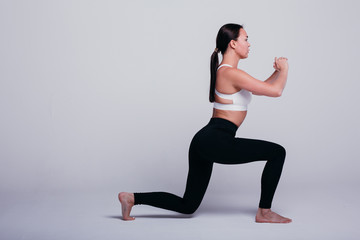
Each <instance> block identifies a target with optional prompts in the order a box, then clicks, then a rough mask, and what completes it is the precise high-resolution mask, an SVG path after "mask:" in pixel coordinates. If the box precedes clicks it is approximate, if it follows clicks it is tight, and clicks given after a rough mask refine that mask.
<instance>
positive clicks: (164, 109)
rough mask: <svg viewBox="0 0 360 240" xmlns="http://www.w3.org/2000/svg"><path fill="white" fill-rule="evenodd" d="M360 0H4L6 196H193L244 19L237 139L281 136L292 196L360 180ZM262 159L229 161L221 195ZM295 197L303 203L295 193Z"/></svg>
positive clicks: (1, 60) (0, 8)
mask: <svg viewBox="0 0 360 240" xmlns="http://www.w3.org/2000/svg"><path fill="white" fill-rule="evenodd" d="M359 7H360V4H359V2H358V1H159V0H157V1H145V0H142V1H85V0H84V1H0V30H1V38H0V112H1V118H0V148H1V149H0V161H1V167H0V193H1V194H2V195H4V194H10V193H21V192H31V191H35V192H47V191H51V192H59V191H67V190H75V191H76V190H81V191H87V190H88V191H93V192H97V191H100V190H104V189H106V190H108V191H110V192H113V193H114V194H115V193H116V192H118V191H153V190H164V191H171V192H173V193H175V194H179V195H181V194H182V193H183V190H184V187H185V182H186V174H187V154H188V147H189V144H190V141H191V139H192V137H193V135H194V134H195V133H196V132H197V131H198V130H199V129H200V128H202V127H203V126H204V125H205V124H207V122H208V121H209V119H210V117H211V114H212V105H211V104H210V103H209V102H208V89H209V77H210V71H209V61H210V55H211V53H212V52H213V50H214V48H215V38H216V34H217V31H218V30H219V28H220V27H221V26H222V25H223V24H225V23H230V22H233V23H239V24H244V26H245V29H246V31H247V33H248V35H249V42H250V43H251V48H250V54H249V58H248V59H246V60H241V61H240V63H239V66H238V67H239V68H241V69H243V70H245V71H247V72H248V73H249V74H251V75H252V76H254V77H256V78H258V79H261V80H264V79H266V78H267V77H268V76H269V75H270V74H271V73H272V72H273V68H272V63H273V59H274V57H275V56H277V57H280V56H285V57H287V58H288V59H289V66H290V68H289V78H288V83H287V86H286V89H285V91H284V94H283V96H282V97H280V98H268V97H263V96H254V98H253V101H252V102H251V104H250V106H249V112H248V116H247V118H246V120H245V122H244V123H243V125H242V126H241V127H240V129H239V130H238V132H237V136H239V137H247V138H257V139H265V140H269V141H274V142H277V143H280V144H282V145H283V146H284V147H285V148H286V149H287V160H286V165H285V168H284V172H283V176H282V179H281V184H280V189H281V190H279V191H281V192H284V193H285V192H286V193H287V194H292V191H299V190H301V189H305V188H307V187H310V186H311V187H315V189H317V188H319V189H320V188H322V187H324V186H333V184H337V186H349V185H351V186H356V185H358V184H359V180H360V179H359V175H358V169H359V167H360V164H359V159H358V158H357V155H356V148H357V146H358V139H359V136H360V135H359V125H358V123H359V122H360V119H359V114H358V111H359V106H358V103H359V101H360V97H359V94H358V91H359V87H360V84H359V73H360V70H359V69H360V68H359V67H358V63H359V61H358V56H359V54H360V48H359V46H358V44H359V42H360V30H359V29H360V28H359V26H358V23H359V17H358V15H357V14H358V9H359ZM263 164H264V163H253V164H246V165H239V166H222V165H217V166H216V167H215V169H214V175H213V178H212V180H211V184H210V187H209V193H216V192H221V193H223V194H228V193H229V194H230V192H233V191H238V192H241V191H242V190H241V189H242V188H245V187H250V188H252V187H254V188H258V187H259V184H260V183H259V180H260V174H261V170H262V168H263ZM293 200H294V202H296V199H293Z"/></svg>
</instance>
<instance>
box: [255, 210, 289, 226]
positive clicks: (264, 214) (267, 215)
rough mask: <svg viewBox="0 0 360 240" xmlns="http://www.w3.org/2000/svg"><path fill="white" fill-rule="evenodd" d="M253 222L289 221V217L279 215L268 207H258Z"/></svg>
mask: <svg viewBox="0 0 360 240" xmlns="http://www.w3.org/2000/svg"><path fill="white" fill-rule="evenodd" d="M255 222H257V223H291V222H292V220H291V219H290V218H286V217H283V216H280V215H279V214H277V213H275V212H273V211H271V210H270V209H264V208H259V210H258V212H257V213H256V217H255Z"/></svg>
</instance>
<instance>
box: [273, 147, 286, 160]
mask: <svg viewBox="0 0 360 240" xmlns="http://www.w3.org/2000/svg"><path fill="white" fill-rule="evenodd" d="M274 157H275V158H276V159H277V160H280V161H285V157H286V149H285V148H284V147H283V146H281V145H280V144H277V143H275V147H274Z"/></svg>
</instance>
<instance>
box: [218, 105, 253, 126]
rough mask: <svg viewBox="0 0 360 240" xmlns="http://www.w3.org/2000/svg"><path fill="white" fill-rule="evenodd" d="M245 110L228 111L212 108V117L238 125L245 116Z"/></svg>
mask: <svg viewBox="0 0 360 240" xmlns="http://www.w3.org/2000/svg"><path fill="white" fill-rule="evenodd" d="M246 113H247V111H229V110H220V109H215V108H213V115H212V116H213V117H215V118H224V119H226V120H229V121H230V122H233V123H235V125H236V126H238V127H240V125H241V123H242V122H243V121H244V119H245V117H246Z"/></svg>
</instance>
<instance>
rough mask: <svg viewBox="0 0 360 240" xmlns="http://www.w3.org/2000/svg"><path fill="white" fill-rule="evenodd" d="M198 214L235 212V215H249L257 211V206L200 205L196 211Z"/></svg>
mask: <svg viewBox="0 0 360 240" xmlns="http://www.w3.org/2000/svg"><path fill="white" fill-rule="evenodd" d="M197 213H198V214H203V213H205V214H225V215H227V214H231V215H232V214H236V215H250V216H255V215H256V213H257V208H254V207H239V206H229V205H223V206H217V207H214V206H210V205H208V206H202V207H200V208H199V210H198V211H197Z"/></svg>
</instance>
